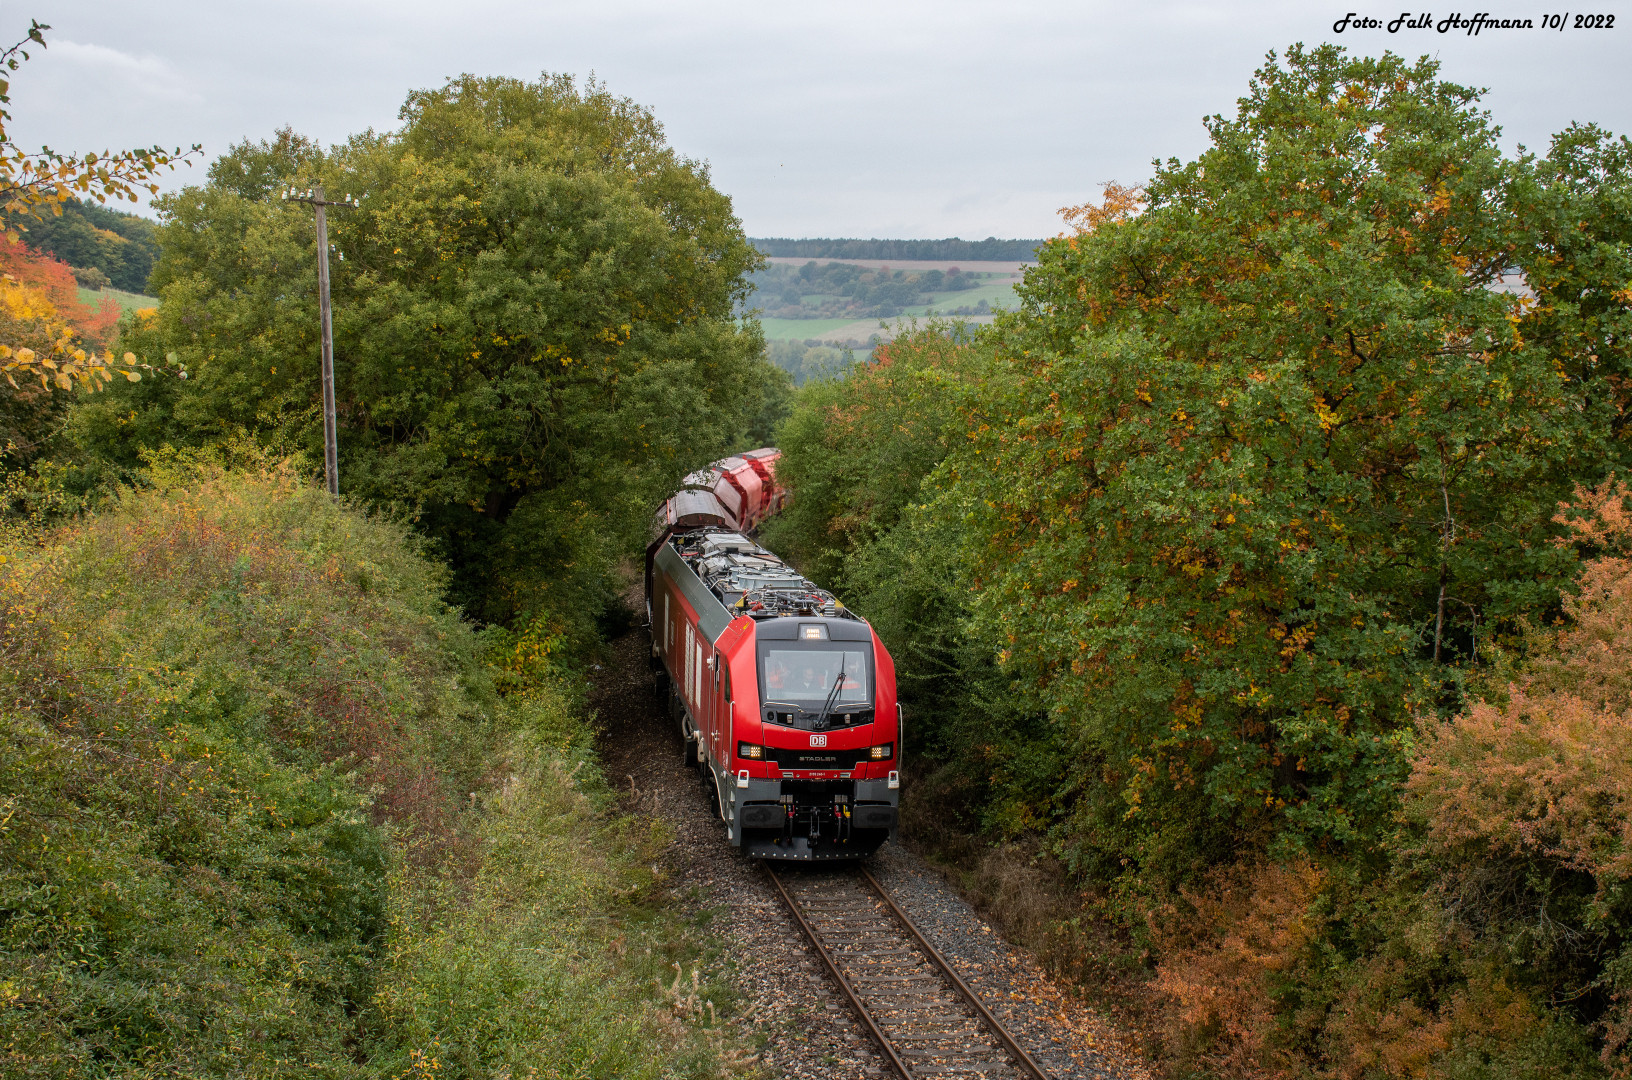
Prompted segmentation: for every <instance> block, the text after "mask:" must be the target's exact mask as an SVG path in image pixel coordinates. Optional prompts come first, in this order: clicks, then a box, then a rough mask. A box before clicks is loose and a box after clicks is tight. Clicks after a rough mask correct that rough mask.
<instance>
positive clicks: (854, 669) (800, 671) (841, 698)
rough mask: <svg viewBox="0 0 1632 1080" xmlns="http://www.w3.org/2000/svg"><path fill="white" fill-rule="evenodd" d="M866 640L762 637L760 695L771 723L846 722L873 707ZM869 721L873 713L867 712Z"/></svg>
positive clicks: (856, 720) (860, 719) (857, 720)
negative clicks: (805, 640) (817, 641)
mask: <svg viewBox="0 0 1632 1080" xmlns="http://www.w3.org/2000/svg"><path fill="white" fill-rule="evenodd" d="M869 652H870V650H869V649H867V647H866V646H865V645H863V644H862V643H860V642H857V643H856V647H854V648H845V647H844V645H842V644H840V643H838V642H827V641H824V642H822V643H821V644H820V645H819V646H818V645H816V644H815V643H814V642H813V643H812V644H810V645H805V644H804V643H802V642H794V641H762V642H760V646H759V685H760V696H761V697H762V698H763V699H764V701H763V704H764V705H765V706H766V709H767V715H768V717H769V718H771V719H772V722H773V723H779V724H790V725H793V726H796V727H806V726H818V727H825V726H830V725H831V726H845V725H847V724H854V723H860V722H863V719H864V718H863V715H862V711H863V710H870V709H871V708H872V701H873V690H872V657H871V656H870V655H868V654H869ZM865 719H868V720H870V719H871V715H870V713H868V715H867V716H866V717H865Z"/></svg>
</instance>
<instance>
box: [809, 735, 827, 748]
mask: <svg viewBox="0 0 1632 1080" xmlns="http://www.w3.org/2000/svg"><path fill="white" fill-rule="evenodd" d="M810 745H812V746H826V745H827V736H826V735H812V736H811V737H810Z"/></svg>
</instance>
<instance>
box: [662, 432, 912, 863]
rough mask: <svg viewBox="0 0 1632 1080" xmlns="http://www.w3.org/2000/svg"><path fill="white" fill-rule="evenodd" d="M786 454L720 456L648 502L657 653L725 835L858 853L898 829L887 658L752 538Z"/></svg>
mask: <svg viewBox="0 0 1632 1080" xmlns="http://www.w3.org/2000/svg"><path fill="white" fill-rule="evenodd" d="M780 457H781V452H780V451H778V450H775V449H763V450H753V451H750V452H748V453H745V454H741V455H738V456H735V457H728V458H725V459H723V460H721V461H717V462H715V463H714V464H713V465H711V466H709V467H708V468H707V469H703V470H700V471H698V472H695V473H692V474H691V475H690V476H688V477H686V480H685V487H683V488H682V489H681V490H680V491H678V492H676V493H675V494H674V495H673V496H672V497H670V498H669V499H668V500H667V501H666V502H665V503H664V504H663V505H662V507H660V508H659V510H658V511H657V514H656V516H655V519H654V521H653V533H654V537H655V538H654V539H653V541H652V543H651V545H650V546H649V547H648V548H647V549H646V614H647V619H648V621H649V624H650V626H651V630H652V658H653V663H654V665H655V666H658V667H660V668H661V670H662V671H663V672H664V673H665V674H666V676H667V678H666V682H667V686H668V697H669V708H670V711H671V713H672V715H673V717H674V719H675V722H676V723H677V724H678V726H679V729H680V736H681V739H682V740H683V741H684V743H685V754H686V760H687V762H690V763H694V764H698V765H701V766H702V767H703V768H704V769H705V770H706V777H707V780H708V782H709V785H710V786H711V787H712V789H713V791H714V794H715V797H716V798H717V800H718V806H719V812H720V818H721V819H722V820H723V821H724V823H725V827H726V831H727V834H728V835H729V837H730V840H731V843H732V844H734V845H737V846H739V847H741V848H742V849H743V851H744V852H746V853H747V854H749V855H753V856H756V857H759V858H766V859H801V860H810V859H853V858H858V857H860V856H863V855H867V854H869V853H871V852H873V851H875V850H877V848H878V847H879V845H880V844H882V843H884V841H885V840H887V839H889V838H891V837H892V836H894V834H895V830H896V825H897V817H898V806H899V801H900V800H899V796H900V791H899V789H900V773H899V772H898V764H897V762H898V759H899V756H900V747H901V721H900V712H899V710H898V708H897V705H896V699H895V664H894V662H893V661H891V659H890V654H889V653H888V652H887V651H886V650H885V648H884V645H883V643H881V642H880V641H879V640H878V635H876V634H875V633H873V628H872V626H871V625H869V624H868V623H867V621H866V620H864V619H862V618H860V617H859V616H857V615H856V614H854V613H853V612H851V611H848V610H847V609H846V608H845V607H844V605H843V604H841V603H840V602H839V601H838V599H837V598H836V597H834V596H833V594H832V593H829V592H826V591H824V590H822V589H818V588H817V587H816V586H815V585H813V584H811V583H810V582H809V581H807V580H806V579H805V578H804V577H802V576H801V575H800V574H799V573H798V572H796V571H795V570H794V569H793V568H792V567H790V566H788V565H787V564H786V563H784V562H783V561H782V560H781V559H779V558H777V557H776V556H775V555H773V554H772V553H771V552H769V551H767V550H766V549H765V548H763V547H761V546H759V545H758V544H757V543H755V542H754V541H753V539H751V535H752V531H753V529H754V528H755V527H756V526H757V525H758V524H759V523H760V522H761V521H763V520H764V519H765V518H766V517H767V516H768V515H770V514H773V513H775V512H776V511H777V510H778V509H780V508H781V507H782V506H783V505H784V503H785V502H786V499H787V495H786V493H785V492H784V491H783V490H782V489H780V488H778V487H777V484H776V472H775V466H776V461H777V459H778V458H780Z"/></svg>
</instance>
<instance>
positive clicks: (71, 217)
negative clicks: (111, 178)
mask: <svg viewBox="0 0 1632 1080" xmlns="http://www.w3.org/2000/svg"><path fill="white" fill-rule="evenodd" d="M8 223H9V224H11V225H12V226H13V227H14V228H16V229H17V230H18V232H19V233H21V234H22V240H23V243H25V244H27V245H28V246H29V247H31V248H33V249H34V250H35V251H46V252H50V253H51V254H52V255H55V256H56V257H57V258H59V259H61V260H62V261H63V262H65V263H67V264H68V265H69V266H71V267H73V268H74V277H75V278H77V279H79V283H80V284H81V285H84V286H86V287H89V288H102V287H105V286H107V285H112V286H113V287H114V288H116V289H124V290H125V291H126V292H133V293H145V292H146V291H147V277H148V275H149V274H150V273H152V271H153V264H154V263H155V262H157V261H158V258H159V245H158V242H157V240H156V239H155V235H154V234H155V230H156V229H157V225H156V224H155V223H154V222H152V221H149V220H148V219H147V218H144V217H140V216H138V215H136V214H127V213H125V212H123V211H120V210H109V209H107V208H106V207H102V206H96V205H94V204H90V203H83V202H80V201H79V200H78V199H69V200H68V201H67V202H66V203H63V205H62V216H61V217H53V216H50V215H47V216H46V217H45V218H44V219H35V218H17V217H14V218H12V219H11V220H10V221H9V222H8ZM91 271H94V273H88V272H91Z"/></svg>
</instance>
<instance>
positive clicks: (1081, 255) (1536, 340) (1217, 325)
mask: <svg viewBox="0 0 1632 1080" xmlns="http://www.w3.org/2000/svg"><path fill="white" fill-rule="evenodd" d="M1477 101H1478V98H1477V94H1476V93H1475V92H1474V91H1471V90H1468V89H1465V88H1462V87H1458V86H1455V85H1453V84H1450V83H1446V82H1443V81H1441V80H1440V79H1439V78H1438V73H1437V65H1436V64H1435V63H1434V62H1432V61H1429V60H1426V59H1424V60H1422V61H1420V62H1418V63H1415V64H1411V63H1407V62H1406V61H1404V60H1402V59H1400V58H1398V57H1394V56H1391V55H1385V56H1384V57H1383V58H1382V59H1362V58H1355V57H1350V56H1348V55H1346V54H1345V53H1344V52H1343V51H1342V50H1340V49H1338V48H1335V47H1330V46H1327V47H1321V48H1318V49H1314V50H1305V49H1302V48H1293V49H1292V50H1290V51H1289V52H1288V53H1287V55H1286V56H1285V58H1284V60H1277V59H1276V58H1274V57H1273V56H1272V57H1271V59H1270V62H1269V63H1268V64H1266V65H1265V66H1264V67H1263V68H1262V69H1261V70H1260V71H1259V72H1258V73H1257V77H1256V79H1255V80H1254V81H1253V83H1252V84H1251V87H1250V90H1249V92H1248V94H1247V96H1245V97H1244V98H1242V99H1241V101H1240V104H1239V109H1238V112H1237V114H1236V116H1234V117H1233V118H1225V117H1222V116H1218V117H1213V118H1211V119H1210V120H1209V121H1208V130H1209V133H1210V135H1211V139H1212V146H1211V148H1210V149H1209V150H1208V151H1207V152H1205V153H1204V154H1202V155H1201V157H1200V158H1198V159H1197V160H1195V161H1192V162H1187V163H1181V162H1179V161H1177V160H1172V161H1169V162H1167V163H1166V164H1165V165H1162V166H1160V167H1159V168H1158V169H1157V170H1156V174H1155V176H1154V177H1153V178H1152V180H1151V181H1150V182H1149V184H1148V185H1146V186H1145V188H1144V191H1143V194H1142V198H1141V199H1133V198H1129V197H1128V192H1127V191H1126V189H1120V190H1118V191H1114V192H1113V193H1112V194H1113V195H1114V196H1116V199H1117V200H1118V201H1119V203H1120V205H1115V206H1111V207H1109V208H1108V212H1103V213H1099V214H1097V215H1095V214H1089V213H1083V212H1079V213H1078V221H1079V222H1082V223H1083V225H1084V226H1085V228H1084V230H1083V231H1081V232H1080V233H1079V234H1078V235H1075V236H1071V237H1066V238H1062V239H1060V240H1056V241H1054V242H1052V243H1050V244H1048V245H1046V246H1045V248H1044V249H1043V250H1042V253H1041V260H1042V261H1041V265H1040V266H1039V267H1038V268H1037V269H1036V270H1035V271H1033V272H1032V273H1030V274H1029V275H1028V277H1027V280H1026V284H1025V285H1024V286H1023V288H1022V289H1021V290H1020V293H1021V308H1020V310H1019V311H1018V312H1017V313H1016V314H1015V315H1014V316H1013V317H1011V318H1009V319H1007V320H1005V321H1004V322H1003V323H1002V324H1001V332H1002V335H1003V336H1002V341H1001V346H1000V351H1001V353H1002V355H1003V356H1004V357H1005V358H1006V360H1007V362H1008V363H1009V364H1011V365H1012V367H1013V369H1014V371H1015V372H1016V374H1017V377H1016V378H1015V379H1013V380H1012V381H1011V382H1009V383H1008V384H1007V385H1010V386H1012V387H1014V388H1015V389H1014V390H1013V392H1012V393H1009V394H1008V395H1007V396H1006V397H1002V398H1001V399H984V400H981V401H979V402H978V407H974V406H972V407H971V408H970V410H969V418H970V419H969V423H970V426H971V434H972V439H973V441H972V443H971V446H970V449H969V450H968V451H967V452H963V453H961V454H960V455H958V456H957V457H956V458H955V459H954V460H949V461H948V462H947V464H946V466H945V468H947V469H948V470H950V472H951V475H952V476H953V477H954V478H955V481H956V486H957V488H958V490H959V491H960V492H961V494H962V496H963V502H962V503H960V504H959V506H960V507H967V508H968V512H969V513H970V514H971V520H972V521H973V522H974V523H975V525H974V527H973V528H972V529H971V530H970V535H971V536H973V537H975V540H974V541H973V542H972V547H971V549H970V551H969V552H968V554H969V557H970V559H971V562H972V566H973V572H972V577H973V585H974V587H975V588H976V589H977V590H978V596H979V599H978V614H977V617H978V620H979V623H980V627H981V632H982V633H983V634H984V635H986V637H987V639H988V640H989V641H991V642H992V644H993V646H994V647H995V648H998V649H1000V650H1001V651H1002V655H1003V658H1004V660H1005V662H1006V664H1007V666H1008V668H1009V670H1010V671H1011V672H1012V673H1013V674H1014V675H1015V676H1016V677H1017V678H1018V680H1019V685H1021V686H1022V687H1028V688H1030V689H1031V691H1032V692H1034V693H1035V694H1036V697H1037V700H1038V701H1039V703H1040V704H1041V705H1042V706H1044V707H1046V708H1047V709H1048V710H1049V712H1050V714H1051V715H1052V716H1053V717H1055V718H1056V720H1057V722H1058V723H1060V724H1062V725H1063V726H1064V727H1065V728H1066V729H1067V730H1068V731H1070V732H1071V733H1073V734H1072V736H1071V738H1072V740H1073V741H1074V742H1075V743H1076V745H1078V746H1079V747H1080V748H1081V759H1080V761H1079V764H1078V765H1077V767H1076V768H1077V770H1078V771H1080V772H1082V773H1084V774H1086V775H1084V776H1083V778H1082V783H1083V786H1082V788H1081V789H1080V790H1081V791H1082V798H1081V799H1080V801H1079V802H1078V804H1077V811H1076V812H1077V815H1078V817H1077V820H1076V823H1075V824H1074V825H1073V826H1072V827H1071V829H1070V830H1069V831H1070V835H1071V837H1072V839H1071V841H1070V844H1071V845H1073V846H1075V847H1076V849H1077V850H1078V853H1079V855H1080V856H1081V857H1083V858H1086V859H1089V860H1090V861H1091V860H1092V859H1095V858H1102V857H1103V858H1110V859H1115V860H1130V859H1131V860H1132V863H1131V865H1133V866H1134V867H1138V866H1141V865H1143V866H1147V867H1149V868H1153V869H1154V868H1157V867H1165V868H1166V870H1167V871H1168V872H1179V870H1180V869H1181V868H1182V867H1184V866H1187V865H1190V860H1192V859H1194V858H1196V857H1197V853H1198V852H1200V851H1206V850H1212V851H1215V852H1221V851H1228V850H1231V849H1233V848H1235V847H1236V846H1237V845H1240V844H1242V843H1247V844H1258V843H1267V842H1271V841H1272V840H1273V841H1274V842H1275V843H1276V844H1277V845H1278V847H1277V850H1287V849H1288V848H1292V849H1296V848H1304V849H1308V850H1322V849H1331V848H1333V847H1334V846H1350V845H1354V844H1357V843H1358V844H1360V845H1361V846H1362V847H1363V846H1364V845H1365V844H1366V843H1368V842H1369V840H1370V838H1372V837H1373V836H1374V833H1373V830H1374V829H1376V828H1377V827H1378V826H1379V825H1380V824H1382V823H1384V822H1385V821H1386V820H1387V815H1388V812H1389V810H1390V808H1391V807H1392V806H1393V805H1394V799H1395V792H1396V791H1397V786H1398V782H1399V781H1400V780H1401V779H1402V777H1403V775H1404V768H1405V754H1404V749H1405V746H1406V744H1407V743H1408V741H1409V739H1410V734H1409V732H1410V730H1411V720H1412V718H1413V717H1414V716H1416V715H1419V714H1422V713H1424V712H1432V711H1433V710H1435V709H1437V708H1440V707H1441V706H1443V705H1447V704H1451V703H1453V702H1454V701H1455V696H1454V689H1455V685H1456V683H1457V680H1458V678H1459V674H1458V673H1459V671H1460V670H1462V669H1463V668H1464V667H1465V666H1466V665H1467V664H1469V663H1471V662H1473V661H1474V659H1475V657H1476V655H1477V649H1478V647H1479V646H1480V645H1481V644H1482V643H1484V642H1488V641H1489V640H1490V639H1491V637H1492V635H1497V634H1502V633H1504V632H1507V631H1509V630H1510V629H1511V628H1512V627H1513V626H1514V622H1515V620H1516V619H1518V618H1519V617H1521V616H1524V615H1527V614H1528V615H1541V614H1544V613H1545V612H1547V611H1548V610H1549V609H1550V608H1551V607H1552V606H1553V605H1554V604H1556V597H1557V595H1558V591H1559V588H1560V586H1561V585H1562V584H1564V583H1566V582H1567V581H1568V580H1569V578H1570V576H1571V575H1572V573H1573V568H1574V559H1573V555H1571V554H1570V552H1569V551H1568V550H1567V549H1562V548H1559V547H1556V546H1555V545H1553V544H1551V543H1549V542H1548V541H1549V537H1550V536H1551V535H1552V534H1553V532H1554V530H1555V529H1556V526H1554V525H1553V524H1552V523H1551V518H1552V514H1553V507H1554V505H1555V503H1556V502H1557V500H1558V499H1559V498H1561V497H1565V496H1567V495H1568V494H1569V492H1570V490H1571V485H1572V484H1573V483H1574V482H1575V480H1577V479H1578V478H1583V477H1596V476H1597V475H1599V474H1601V472H1602V470H1603V469H1604V468H1605V467H1606V466H1610V465H1613V464H1615V463H1617V462H1619V461H1621V460H1622V459H1623V458H1624V457H1625V456H1626V454H1627V452H1628V449H1629V448H1628V446H1627V444H1626V442H1625V440H1624V439H1623V438H1622V435H1621V431H1620V425H1621V423H1622V419H1621V417H1622V416H1623V413H1624V405H1625V390H1624V387H1625V385H1626V383H1625V378H1626V375H1627V374H1628V363H1629V357H1628V354H1627V345H1626V342H1627V340H1628V339H1627V337H1626V336H1625V330H1626V322H1625V320H1626V312H1627V300H1628V297H1627V294H1626V293H1625V292H1624V289H1625V282H1626V281H1627V280H1628V279H1629V277H1632V266H1629V264H1628V261H1627V248H1626V244H1625V240H1626V228H1625V223H1624V221H1622V220H1621V219H1620V218H1616V217H1615V215H1614V214H1613V213H1611V212H1606V211H1605V210H1604V209H1603V207H1605V206H1606V205H1624V201H1617V199H1618V196H1617V197H1616V198H1611V195H1613V194H1614V193H1615V192H1622V193H1624V191H1625V190H1626V175H1625V172H1624V170H1622V169H1618V168H1609V169H1607V170H1606V169H1603V168H1598V169H1596V170H1595V169H1594V167H1593V165H1594V161H1595V160H1596V162H1597V163H1598V164H1599V165H1602V164H1603V162H1604V160H1606V155H1607V156H1608V157H1609V158H1613V160H1621V159H1619V158H1614V155H1617V154H1620V155H1624V153H1625V149H1624V148H1625V144H1624V142H1623V143H1620V144H1614V143H1612V142H1611V141H1610V140H1608V139H1607V137H1606V136H1604V135H1603V134H1602V133H1600V132H1596V131H1576V132H1573V133H1571V134H1568V135H1566V136H1563V137H1561V140H1560V143H1559V149H1558V154H1557V156H1555V158H1554V159H1552V160H1550V161H1543V162H1538V161H1536V160H1534V159H1533V158H1531V157H1528V156H1526V157H1521V158H1519V159H1516V160H1514V159H1509V158H1506V157H1504V155H1503V154H1502V152H1501V150H1500V148H1499V146H1498V143H1497V135H1498V132H1497V129H1495V128H1494V127H1493V126H1492V125H1491V123H1490V121H1489V119H1488V117H1487V116H1486V114H1484V113H1483V112H1481V111H1479V109H1478V108H1477ZM1611 164H1613V161H1612V162H1611ZM1578 253H1586V254H1590V256H1591V258H1590V260H1589V259H1585V258H1582V257H1580V255H1579V254H1578ZM1088 776H1092V777H1093V778H1094V782H1092V783H1090V782H1088ZM1277 838H1278V839H1277ZM1096 852H1097V853H1098V854H1095V853H1096ZM1111 865H1112V866H1115V865H1117V864H1116V863H1115V862H1112V863H1111ZM1122 865H1124V866H1126V865H1129V864H1128V863H1127V862H1123V863H1122Z"/></svg>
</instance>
